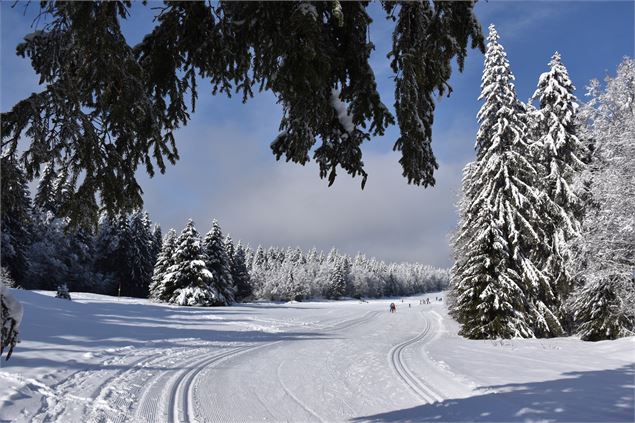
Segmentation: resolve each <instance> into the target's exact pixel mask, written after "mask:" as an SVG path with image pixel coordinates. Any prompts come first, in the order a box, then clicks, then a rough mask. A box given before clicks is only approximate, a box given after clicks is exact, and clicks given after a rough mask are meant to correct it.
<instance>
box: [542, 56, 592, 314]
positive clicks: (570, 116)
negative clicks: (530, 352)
mask: <svg viewBox="0 0 635 423" xmlns="http://www.w3.org/2000/svg"><path fill="white" fill-rule="evenodd" d="M549 66H550V69H549V71H548V72H545V73H543V74H542V75H541V76H540V79H539V81H538V87H537V89H536V91H535V92H534V94H533V97H532V99H533V100H539V101H540V107H539V108H538V109H537V110H536V111H535V112H534V113H532V116H535V117H536V119H537V122H536V127H535V128H534V131H536V138H537V139H536V142H537V144H536V145H535V146H534V147H536V148H535V149H533V151H534V158H535V161H536V162H537V163H539V164H540V166H539V171H540V179H539V180H540V181H541V183H542V184H541V185H542V190H543V191H544V192H545V193H546V195H547V196H548V197H549V199H550V200H551V201H548V202H547V201H545V202H543V203H542V207H541V210H540V213H541V215H542V220H543V226H542V227H543V228H544V230H545V233H546V236H547V238H546V248H545V251H544V252H542V253H541V255H542V254H544V256H543V257H541V263H540V266H541V268H542V270H543V272H544V273H545V275H546V276H547V277H548V278H549V282H550V284H551V291H552V292H553V294H554V295H553V296H552V295H551V293H550V294H549V295H542V296H541V300H542V301H543V302H544V303H545V304H546V305H547V306H548V307H550V308H552V309H553V310H554V311H557V313H558V315H559V317H560V319H561V320H562V321H563V322H564V321H566V320H567V319H566V316H565V315H564V310H563V309H562V305H563V304H564V302H565V301H566V299H567V297H568V296H569V294H570V293H571V291H572V289H573V287H574V282H573V277H572V275H571V263H570V260H571V251H570V243H571V240H572V239H574V238H575V237H576V236H578V235H579V231H580V221H581V218H582V213H583V205H582V202H581V201H580V198H579V196H578V193H576V192H575V191H574V189H573V179H574V177H575V176H576V175H578V174H579V173H580V172H581V171H582V169H583V168H584V166H585V165H584V163H583V161H582V160H583V159H584V158H585V157H586V155H587V153H586V148H585V146H584V145H583V143H582V142H581V141H580V139H579V138H578V136H577V132H578V130H577V119H576V115H577V109H578V104H577V100H576V98H575V96H574V94H573V92H574V90H575V87H574V86H573V84H572V83H571V80H570V78H569V75H568V72H567V69H566V68H565V66H564V65H563V64H562V61H561V58H560V54H558V53H557V52H556V53H555V54H554V55H553V57H552V58H551V61H550V62H549ZM542 293H543V294H544V292H542Z"/></svg>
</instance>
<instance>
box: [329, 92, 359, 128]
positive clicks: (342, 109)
mask: <svg viewBox="0 0 635 423" xmlns="http://www.w3.org/2000/svg"><path fill="white" fill-rule="evenodd" d="M331 105H332V106H333V108H334V109H335V112H336V113H337V119H338V120H339V122H340V124H341V125H342V127H343V128H344V130H345V131H346V132H347V133H349V134H351V133H353V131H354V130H355V125H354V124H353V117H352V116H351V115H350V113H348V109H347V108H346V104H344V102H343V101H342V100H341V99H340V91H339V90H338V89H335V88H333V89H332V90H331Z"/></svg>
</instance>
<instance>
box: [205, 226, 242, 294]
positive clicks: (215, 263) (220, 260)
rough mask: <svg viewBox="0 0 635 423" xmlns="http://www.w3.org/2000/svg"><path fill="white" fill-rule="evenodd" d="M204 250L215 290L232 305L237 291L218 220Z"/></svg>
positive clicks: (206, 238)
mask: <svg viewBox="0 0 635 423" xmlns="http://www.w3.org/2000/svg"><path fill="white" fill-rule="evenodd" d="M203 250H204V253H205V255H206V257H207V258H206V262H205V264H206V266H207V268H208V269H209V271H210V272H212V275H213V278H214V284H215V285H214V287H215V289H216V290H217V291H218V292H219V293H220V294H221V295H222V296H223V298H224V299H225V300H226V301H227V304H231V303H233V302H234V301H235V298H234V296H235V293H236V289H235V287H234V281H233V280H232V275H231V262H230V259H229V257H228V255H227V251H226V249H225V243H224V241H223V232H222V231H221V228H220V226H219V225H218V222H217V221H216V219H214V221H213V222H212V229H211V230H210V231H209V232H208V233H207V234H206V235H205V239H204V240H203Z"/></svg>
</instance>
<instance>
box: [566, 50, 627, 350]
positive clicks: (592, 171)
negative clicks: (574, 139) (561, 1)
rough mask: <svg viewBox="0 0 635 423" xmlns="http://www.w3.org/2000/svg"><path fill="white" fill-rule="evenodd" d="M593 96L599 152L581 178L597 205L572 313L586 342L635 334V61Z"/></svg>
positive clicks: (579, 254) (587, 229) (587, 222)
mask: <svg viewBox="0 0 635 423" xmlns="http://www.w3.org/2000/svg"><path fill="white" fill-rule="evenodd" d="M590 94H591V96H592V98H591V101H590V102H589V104H588V105H587V106H586V107H585V108H586V110H585V112H587V114H588V115H589V117H590V119H589V125H590V127H589V131H590V135H591V137H592V139H593V140H594V143H595V147H596V148H595V149H594V151H593V156H592V161H591V165H590V166H589V167H588V168H587V169H586V170H585V172H584V173H583V175H581V177H580V179H581V180H583V181H590V183H589V184H588V185H587V189H588V196H589V198H590V204H591V206H590V207H589V208H588V210H587V211H586V215H585V219H584V225H583V227H582V235H581V236H580V237H579V238H578V239H577V241H576V247H577V248H576V249H575V252H576V255H575V260H574V263H575V268H576V270H577V271H578V272H579V274H581V275H582V279H583V281H584V282H585V285H584V286H583V287H580V288H579V290H578V291H577V292H576V293H575V297H574V299H573V301H571V302H570V309H571V312H572V314H573V317H574V320H575V323H576V324H577V325H578V326H577V332H578V333H579V334H580V336H581V337H582V339H584V340H589V341H599V340H603V339H615V338H619V337H622V336H629V335H633V334H635V172H633V169H635V61H633V59H630V58H626V59H624V61H623V62H622V63H621V64H620V66H619V67H618V69H617V75H616V76H615V77H613V78H608V77H607V78H606V87H605V89H604V90H601V88H600V86H599V83H598V82H597V81H593V82H592V84H591V92H590Z"/></svg>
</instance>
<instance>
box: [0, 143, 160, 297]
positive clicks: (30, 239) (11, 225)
mask: <svg viewBox="0 0 635 423" xmlns="http://www.w3.org/2000/svg"><path fill="white" fill-rule="evenodd" d="M1 171H2V175H1V176H2V187H1V188H2V194H1V195H2V204H1V207H2V222H1V223H2V246H1V249H0V250H1V253H2V266H3V267H6V269H7V272H8V274H9V275H10V277H11V279H12V280H14V281H15V282H16V284H17V285H19V286H22V287H24V288H29V289H46V290H53V289H56V287H57V286H59V285H61V284H67V285H68V287H69V288H70V289H71V290H75V291H88V292H97V293H103V294H111V295H115V294H120V295H127V296H136V297H144V296H147V295H148V286H149V284H150V281H151V278H152V273H153V268H154V263H155V261H156V257H157V254H158V252H159V251H160V250H161V243H162V236H161V228H160V227H159V226H158V225H152V222H151V220H150V218H149V216H148V214H147V213H144V212H142V211H135V212H134V213H132V214H129V215H119V216H115V217H108V216H106V215H104V216H102V217H101V218H100V220H99V224H98V226H97V227H96V228H93V229H91V228H76V227H71V226H69V219H68V218H64V217H60V216H61V215H62V214H63V211H62V210H61V208H62V205H63V204H64V200H63V198H64V197H65V196H67V195H68V194H69V192H70V191H69V190H70V188H69V187H68V184H69V180H68V176H67V175H66V174H64V172H63V171H62V172H58V171H56V169H54V168H53V167H52V166H46V167H45V168H44V169H43V170H42V172H41V175H40V181H39V184H38V186H37V191H36V193H35V196H34V198H33V200H31V195H30V192H29V188H28V185H27V182H26V179H25V177H24V173H23V170H22V168H21V166H19V165H18V163H17V161H16V159H15V156H13V155H10V154H9V155H3V156H2V163H1Z"/></svg>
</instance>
